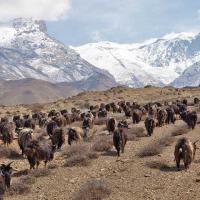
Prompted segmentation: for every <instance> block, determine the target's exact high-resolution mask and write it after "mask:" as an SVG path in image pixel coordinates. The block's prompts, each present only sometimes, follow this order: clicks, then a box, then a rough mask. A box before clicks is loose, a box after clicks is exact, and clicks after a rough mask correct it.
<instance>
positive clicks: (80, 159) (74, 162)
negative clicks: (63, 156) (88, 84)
mask: <svg viewBox="0 0 200 200" xmlns="http://www.w3.org/2000/svg"><path fill="white" fill-rule="evenodd" d="M90 163H91V161H90V159H89V158H88V157H87V156H86V155H83V154H78V155H73V156H72V157H69V158H68V159H67V160H66V162H65V164H64V166H65V167H74V166H88V165H90Z"/></svg>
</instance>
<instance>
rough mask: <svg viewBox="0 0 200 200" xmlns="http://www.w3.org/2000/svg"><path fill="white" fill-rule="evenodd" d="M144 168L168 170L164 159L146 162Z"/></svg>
mask: <svg viewBox="0 0 200 200" xmlns="http://www.w3.org/2000/svg"><path fill="white" fill-rule="evenodd" d="M146 166H147V167H149V168H151V169H160V170H163V169H168V168H170V167H169V165H168V162H167V161H166V160H164V159H162V160H153V161H148V162H146Z"/></svg>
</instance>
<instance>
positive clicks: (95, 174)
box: [0, 87, 200, 200]
mask: <svg viewBox="0 0 200 200" xmlns="http://www.w3.org/2000/svg"><path fill="white" fill-rule="evenodd" d="M194 97H200V89H199V88H187V89H174V88H145V89H129V88H123V87H118V88H113V89H111V90H108V91H104V92H85V93H81V94H79V95H77V96H74V97H72V98H69V99H66V100H60V101H57V102H54V103H48V104H41V105H39V104H35V105H29V106H26V105H22V106H16V107H15V106H13V107H1V109H0V112H1V117H2V116H5V115H6V116H7V115H10V116H11V115H13V114H17V113H21V114H24V113H27V112H32V111H34V112H35V111H38V110H43V111H49V110H50V109H53V108H55V109H57V110H60V109H63V108H68V109H69V108H71V107H73V106H75V107H79V108H81V109H82V110H85V109H87V108H88V106H89V105H96V104H100V103H102V102H104V103H107V102H113V101H114V102H117V101H119V100H126V101H131V102H133V101H137V102H138V103H140V104H143V103H145V102H150V101H161V102H164V101H171V100H175V99H181V98H187V99H188V100H189V102H192V101H193V99H194ZM189 109H193V110H196V111H199V107H198V106H194V105H192V104H191V106H189ZM109 116H113V117H115V118H116V119H117V120H120V119H123V118H124V113H121V114H113V113H109ZM128 122H129V125H130V127H131V129H130V130H129V131H130V134H135V136H134V137H133V138H132V137H131V138H132V139H131V140H130V141H128V143H127V146H126V148H125V153H124V154H122V155H121V157H120V158H118V157H117V156H116V152H115V149H114V148H112V149H111V150H109V151H104V152H96V153H97V155H98V156H96V157H95V159H92V160H90V162H89V163H88V164H87V165H86V166H71V167H69V166H66V161H67V159H66V157H65V156H64V155H65V152H67V151H68V150H69V148H70V147H69V146H68V144H67V143H66V144H65V145H64V147H63V148H62V149H61V150H60V151H58V152H56V154H55V159H54V160H53V161H52V162H51V163H50V164H49V168H48V170H47V171H45V172H44V171H43V174H42V175H41V174H40V175H38V176H35V175H34V174H32V173H31V172H28V173H30V175H29V176H30V177H31V178H30V177H29V178H30V180H29V183H27V186H28V188H27V191H24V188H22V190H20V192H19V189H18V188H17V187H16V188H15V190H14V191H13V193H10V192H8V193H7V194H6V198H5V199H6V200H17V199H21V200H28V199H32V200H38V199H41V200H43V199H46V200H55V199H57V200H71V199H74V197H75V196H76V194H77V193H78V191H79V189H80V187H81V186H82V185H83V184H84V183H85V182H87V181H88V180H91V179H95V180H104V181H105V182H106V183H107V185H108V188H109V190H110V192H111V194H110V195H109V196H108V197H106V198H105V199H107V200H108V199H109V200H132V199H133V200H180V199H182V200H189V199H193V200H198V199H199V198H200V189H199V184H200V164H199V163H200V152H199V150H198V151H197V155H196V160H195V162H193V163H192V165H191V167H190V169H189V170H187V171H185V170H181V171H177V170H176V167H175V162H174V155H173V153H174V146H175V143H176V141H177V140H178V138H180V137H183V136H185V137H187V138H189V139H191V140H192V141H196V140H197V139H200V136H199V130H200V125H199V124H197V127H196V128H195V129H194V130H189V129H187V126H186V124H185V123H184V122H183V121H182V120H179V119H178V120H177V121H176V123H175V125H165V126H163V127H159V128H158V127H157V128H155V132H154V134H153V136H152V137H147V136H146V131H144V133H142V134H141V135H140V134H139V133H138V132H139V130H141V129H138V127H141V128H144V121H142V122H140V123H139V124H137V125H133V124H132V122H131V119H128ZM97 124H100V125H97ZM74 125H78V126H81V124H80V123H77V122H75V124H72V126H74ZM134 130H135V131H134ZM137 130H138V132H137ZM133 132H134V133H133ZM177 133H178V134H177ZM107 134H108V132H107V131H106V126H105V123H96V125H95V126H94V128H93V129H92V130H91V131H90V136H91V140H89V142H88V143H87V145H88V146H93V145H94V143H95V142H96V139H98V138H99V137H107V136H106V135H107ZM182 134H183V135H182ZM176 135H177V136H176ZM161 139H162V140H161ZM160 141H162V145H161V146H162V149H161V150H159V152H158V153H155V155H153V156H149V157H148V156H145V157H142V156H141V152H142V151H144V150H146V149H149V148H150V149H151V150H152V149H155V147H154V144H155V143H157V142H160ZM163 141H164V142H163ZM160 143H161V142H160ZM9 148H11V149H15V150H16V151H17V152H20V151H19V149H18V146H17V144H16V141H15V142H14V144H12V145H11V147H9ZM10 160H14V163H13V167H14V168H15V169H17V172H14V174H13V179H12V183H16V182H17V181H20V180H23V177H24V176H27V175H26V174H27V171H26V170H27V169H28V168H29V165H28V162H27V160H26V159H24V158H22V157H20V156H18V157H12V159H8V158H7V157H0V161H1V163H3V162H7V161H10ZM40 168H41V169H42V168H43V164H42V165H41V166H40ZM24 170H25V171H24ZM47 172H48V173H47ZM33 180H34V181H33ZM23 187H24V186H23Z"/></svg>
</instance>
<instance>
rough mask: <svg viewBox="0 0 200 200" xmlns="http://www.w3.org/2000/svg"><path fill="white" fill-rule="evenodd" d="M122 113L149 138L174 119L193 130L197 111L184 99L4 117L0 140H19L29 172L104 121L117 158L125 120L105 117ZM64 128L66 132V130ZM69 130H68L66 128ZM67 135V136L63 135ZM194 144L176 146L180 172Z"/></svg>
mask: <svg viewBox="0 0 200 200" xmlns="http://www.w3.org/2000/svg"><path fill="white" fill-rule="evenodd" d="M199 103H200V100H199V99H198V98H194V104H195V105H199ZM109 112H113V113H123V112H124V114H125V116H126V117H127V118H130V117H132V122H133V123H134V124H137V123H139V122H140V121H141V119H142V117H143V116H146V117H145V120H144V124H145V128H146V131H147V134H148V136H151V135H152V134H153V131H154V129H155V127H161V126H164V125H165V124H170V123H173V124H174V123H175V121H176V119H177V118H180V119H182V120H183V121H184V122H186V123H187V125H188V127H189V128H192V129H194V128H195V125H196V123H197V113H196V111H189V109H188V102H187V99H183V100H177V101H175V102H164V103H163V104H161V103H159V102H153V103H152V102H151V103H147V104H145V105H139V104H138V103H136V102H133V103H132V104H131V103H130V102H125V101H120V102H118V103H114V102H113V103H109V104H104V103H102V104H100V105H97V106H90V108H89V110H88V111H87V112H83V113H82V112H81V111H80V110H78V109H76V108H72V109H71V112H68V110H67V109H64V110H61V111H56V110H51V111H50V112H49V113H45V112H38V113H34V114H32V116H30V115H24V116H19V115H18V116H13V117H12V119H10V118H7V117H3V118H1V122H0V139H1V140H2V141H3V144H4V145H5V146H9V144H11V143H12V142H13V140H14V139H17V140H18V144H19V147H20V149H21V152H22V155H24V156H25V157H26V158H27V160H28V162H29V165H30V169H34V168H35V167H37V168H38V166H39V164H40V162H41V161H44V163H45V166H46V164H47V162H49V161H51V160H52V159H53V158H54V152H55V151H56V150H57V149H60V148H61V147H62V145H63V144H64V143H65V137H66V135H67V136H68V144H69V145H71V144H72V143H73V142H76V143H79V142H81V141H84V140H85V139H86V138H87V137H88V133H89V131H90V129H92V128H93V126H94V122H95V120H97V118H98V119H101V118H104V119H105V118H106V127H107V130H108V132H109V134H113V145H114V147H115V148H116V151H117V155H118V156H120V152H122V153H123V152H124V148H125V145H126V142H127V133H126V132H127V129H128V128H129V125H128V123H127V120H121V121H119V122H118V123H117V121H116V119H115V118H111V117H108V113H109ZM76 121H79V122H81V123H82V127H70V125H71V124H72V123H73V122H76ZM37 126H39V127H40V128H42V129H44V130H45V131H46V133H47V134H48V136H49V138H48V139H47V138H44V137H42V136H39V135H38V134H37V137H35V135H36V132H37V129H36V127H37ZM66 126H67V127H68V128H66ZM69 127H70V128H69ZM66 133H67V134H66ZM196 148H197V147H196V143H192V142H190V141H189V140H188V139H187V138H182V139H180V140H179V141H178V142H177V144H176V146H175V152H174V154H175V160H176V164H177V168H178V169H180V160H181V159H183V161H184V164H185V168H188V166H189V165H190V163H191V162H192V160H193V159H194V156H195V151H196ZM11 173H12V167H11V163H9V164H7V165H5V164H2V165H1V166H0V199H1V198H3V194H4V192H5V191H6V188H9V187H10V180H11Z"/></svg>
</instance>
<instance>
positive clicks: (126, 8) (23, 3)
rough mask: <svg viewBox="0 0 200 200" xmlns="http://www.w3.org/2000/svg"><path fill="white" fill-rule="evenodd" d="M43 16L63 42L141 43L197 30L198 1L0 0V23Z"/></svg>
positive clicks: (198, 16) (199, 26)
mask: <svg viewBox="0 0 200 200" xmlns="http://www.w3.org/2000/svg"><path fill="white" fill-rule="evenodd" d="M17 17H28V18H30V17H31V18H34V19H43V20H46V21H47V26H48V30H49V32H50V34H51V35H53V36H54V37H55V38H57V39H58V40H60V41H62V42H63V43H65V44H67V45H74V46H77V45H82V44H85V43H88V42H96V41H102V40H107V41H112V42H119V43H134V42H141V41H144V40H147V39H150V38H154V37H162V36H163V35H165V34H168V33H171V32H182V31H184V32H191V31H192V32H198V31H200V0H0V22H5V21H9V20H11V19H14V18H17Z"/></svg>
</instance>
